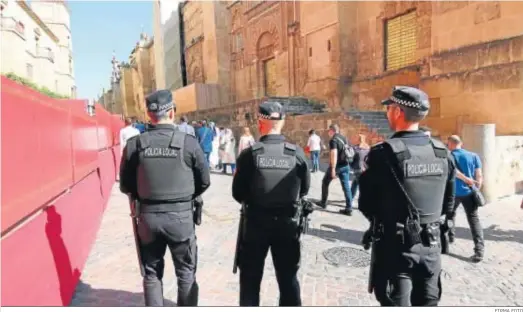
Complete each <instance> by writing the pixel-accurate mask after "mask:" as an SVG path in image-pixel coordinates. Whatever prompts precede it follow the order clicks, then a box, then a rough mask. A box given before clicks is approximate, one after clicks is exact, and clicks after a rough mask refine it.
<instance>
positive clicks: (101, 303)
mask: <svg viewBox="0 0 523 312" xmlns="http://www.w3.org/2000/svg"><path fill="white" fill-rule="evenodd" d="M163 302H164V306H166V307H175V306H176V303H174V302H172V301H170V300H167V299H164V301H163ZM71 306H76V307H140V306H141V307H143V306H145V304H144V298H143V293H133V292H130V291H125V290H115V289H95V288H92V287H91V285H89V284H86V283H84V282H83V281H81V280H80V281H79V282H78V285H77V286H76V292H75V295H74V297H73V300H72V301H71Z"/></svg>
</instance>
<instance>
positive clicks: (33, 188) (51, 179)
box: [1, 76, 73, 232]
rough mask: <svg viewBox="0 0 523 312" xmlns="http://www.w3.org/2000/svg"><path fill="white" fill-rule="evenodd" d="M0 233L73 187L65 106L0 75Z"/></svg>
mask: <svg viewBox="0 0 523 312" xmlns="http://www.w3.org/2000/svg"><path fill="white" fill-rule="evenodd" d="M1 83H2V92H1V101H2V105H1V110H2V112H1V113H2V114H1V117H2V119H1V146H2V151H1V157H2V161H1V164H2V176H1V180H2V199H1V203H2V225H1V227H2V232H3V231H5V230H6V229H7V228H8V227H10V226H12V225H13V224H15V223H16V222H18V221H19V220H20V219H22V218H24V217H25V216H27V215H29V214H30V213H32V212H33V211H35V210H36V209H38V208H39V207H41V206H42V205H43V204H44V203H46V202H47V201H49V200H50V199H51V198H53V197H55V196H57V195H58V194H60V193H61V192H62V191H64V190H65V189H67V188H68V187H70V186H71V185H72V184H73V172H72V170H73V167H72V153H71V136H70V123H69V122H68V120H69V115H70V108H69V107H68V106H67V105H63V103H61V102H60V101H59V100H55V99H51V98H49V97H47V96H45V95H42V94H40V93H38V92H36V91H34V90H31V89H29V88H27V87H25V86H22V85H19V84H17V83H15V82H13V81H11V80H9V79H7V78H5V77H3V76H2V77H1Z"/></svg>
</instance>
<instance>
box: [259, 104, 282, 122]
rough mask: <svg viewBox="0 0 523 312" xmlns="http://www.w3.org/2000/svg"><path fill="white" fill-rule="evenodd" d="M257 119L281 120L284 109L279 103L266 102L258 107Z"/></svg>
mask: <svg viewBox="0 0 523 312" xmlns="http://www.w3.org/2000/svg"><path fill="white" fill-rule="evenodd" d="M258 117H259V118H260V119H265V120H283V119H284V118H285V109H284V107H283V105H282V104H281V103H280V102H278V101H274V100H267V101H264V102H263V103H261V104H260V106H259V107H258Z"/></svg>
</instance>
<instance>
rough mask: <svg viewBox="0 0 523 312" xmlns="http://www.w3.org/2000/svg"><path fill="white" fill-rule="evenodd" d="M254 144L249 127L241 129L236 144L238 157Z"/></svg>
mask: <svg viewBox="0 0 523 312" xmlns="http://www.w3.org/2000/svg"><path fill="white" fill-rule="evenodd" d="M254 143H255V141H254V138H253V137H252V134H251V129H249V127H245V128H243V134H242V136H241V137H240V143H239V144H238V155H240V153H241V152H242V151H243V150H244V149H246V148H247V147H250V146H253V145H254Z"/></svg>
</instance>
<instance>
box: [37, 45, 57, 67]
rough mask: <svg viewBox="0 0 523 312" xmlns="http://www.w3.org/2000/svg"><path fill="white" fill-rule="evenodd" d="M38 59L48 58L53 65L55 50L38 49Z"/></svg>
mask: <svg viewBox="0 0 523 312" xmlns="http://www.w3.org/2000/svg"><path fill="white" fill-rule="evenodd" d="M36 57H39V58H46V59H48V60H49V61H51V63H54V53H53V50H51V48H43V47H38V48H36Z"/></svg>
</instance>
